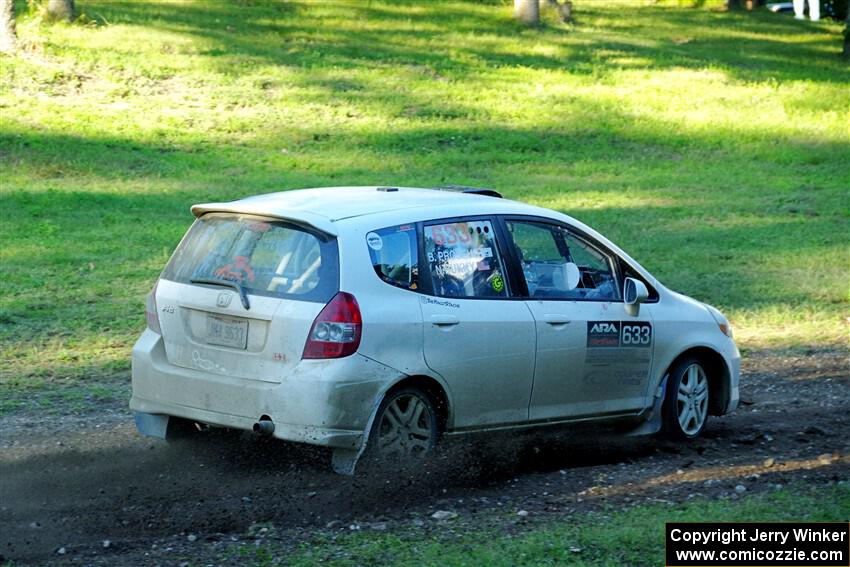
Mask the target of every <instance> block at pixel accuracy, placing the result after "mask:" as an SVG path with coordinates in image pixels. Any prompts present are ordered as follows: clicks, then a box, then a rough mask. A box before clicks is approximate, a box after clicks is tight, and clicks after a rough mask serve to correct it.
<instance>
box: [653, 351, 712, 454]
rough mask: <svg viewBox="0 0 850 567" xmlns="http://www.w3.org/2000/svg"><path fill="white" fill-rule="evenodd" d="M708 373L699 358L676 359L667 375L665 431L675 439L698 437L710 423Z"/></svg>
mask: <svg viewBox="0 0 850 567" xmlns="http://www.w3.org/2000/svg"><path fill="white" fill-rule="evenodd" d="M709 394H710V392H709V382H708V373H707V372H706V370H705V366H704V365H703V363H702V362H701V361H700V360H699V359H697V358H685V359H683V360H680V361H679V362H677V363H676V364H675V365H674V366H673V367H672V369H671V370H670V374H669V377H668V378H667V392H666V393H665V395H664V406H663V409H662V416H663V424H664V428H663V432H664V434H665V436H666V437H668V438H670V439H673V440H675V441H686V440H689V439H696V438H697V437H699V436H700V434H701V433H702V432H703V430H705V424H706V423H708V401H709Z"/></svg>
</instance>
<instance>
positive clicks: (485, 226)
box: [424, 220, 508, 298]
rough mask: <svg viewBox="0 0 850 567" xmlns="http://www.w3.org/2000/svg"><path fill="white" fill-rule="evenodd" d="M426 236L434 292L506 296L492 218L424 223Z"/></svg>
mask: <svg viewBox="0 0 850 567" xmlns="http://www.w3.org/2000/svg"><path fill="white" fill-rule="evenodd" d="M424 236H425V260H426V261H427V266H428V272H429V276H430V278H431V285H432V289H433V290H434V294H435V295H438V296H441V297H491V298H498V297H507V295H508V289H507V287H508V286H507V281H506V279H505V267H504V263H503V262H502V258H501V255H500V254H499V249H498V247H497V246H496V234H495V232H494V231H493V224H492V223H491V222H490V221H488V220H483V221H467V222H463V221H461V222H450V223H442V224H430V225H425V230H424Z"/></svg>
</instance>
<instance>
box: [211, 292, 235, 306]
mask: <svg viewBox="0 0 850 567" xmlns="http://www.w3.org/2000/svg"><path fill="white" fill-rule="evenodd" d="M232 299H233V294H232V293H230V292H227V291H223V292H221V293H219V294H218V299H217V300H216V302H215V304H216V305H218V306H219V307H227V306H228V305H230V302H231V300H232Z"/></svg>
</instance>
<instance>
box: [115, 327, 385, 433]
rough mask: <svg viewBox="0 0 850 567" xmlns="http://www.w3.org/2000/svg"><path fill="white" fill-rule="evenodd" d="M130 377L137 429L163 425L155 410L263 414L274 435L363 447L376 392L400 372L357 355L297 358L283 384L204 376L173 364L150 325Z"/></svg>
mask: <svg viewBox="0 0 850 567" xmlns="http://www.w3.org/2000/svg"><path fill="white" fill-rule="evenodd" d="M132 375H133V395H132V398H131V399H130V409H132V410H133V411H135V412H137V413H138V414H141V415H139V416H138V418H137V424H139V425H138V427H139V430H140V432H142V433H145V434H154V435H156V433H157V432H158V431H159V430H160V429H162V423H163V422H162V420H161V419H160V420H157V419H156V417H155V416H175V417H181V418H185V419H190V420H193V421H198V422H202V423H206V424H210V425H216V426H220V427H228V428H233V429H244V430H251V429H252V427H253V425H254V423H255V422H257V421H258V420H259V419H260V418H261V417H262V416H268V418H270V419H271V420H272V421H273V422H274V424H275V429H274V433H273V435H274V437H277V438H279V439H284V440H287V441H295V442H300V443H309V444H313V445H321V446H326V447H333V448H340V449H357V448H359V447H360V445H361V444H362V442H363V438H364V432H365V430H366V427H367V424H368V421H369V417H370V415H371V414H372V412H373V410H374V408H375V406H376V404H377V403H378V402H379V400H380V395H381V394H382V393H383V391H384V390H385V389H386V387H387V385H389V384H391V383H394V382H395V381H396V380H397V379H398V378H399V377H400V374H399V373H398V371H396V370H393V369H392V368H389V367H387V366H385V365H383V364H380V363H378V362H375V361H374V360H372V359H369V358H366V357H364V356H362V355H359V354H354V355H352V356H349V357H346V358H342V359H336V360H304V361H301V362H300V363H299V364H298V366H297V367H296V368H295V369H294V370H293V371H292V372H291V373H289V374H288V375H287V376H284V377H283V378H282V379H281V381H280V383H272V382H264V381H260V380H246V379H244V378H234V377H229V376H221V375H215V374H207V373H205V372H202V371H200V370H194V369H189V368H182V367H178V366H174V365H172V364H170V363H169V362H168V359H167V358H166V354H165V348H164V345H163V341H162V337H161V336H160V335H159V334H157V333H154V332H153V331H151V330H150V329H146V330H145V332H144V333H143V334H142V336H141V337H140V338H139V340H138V341H137V343H136V345H135V346H134V347H133V371H132ZM147 416H151V417H147ZM157 423H159V425H157Z"/></svg>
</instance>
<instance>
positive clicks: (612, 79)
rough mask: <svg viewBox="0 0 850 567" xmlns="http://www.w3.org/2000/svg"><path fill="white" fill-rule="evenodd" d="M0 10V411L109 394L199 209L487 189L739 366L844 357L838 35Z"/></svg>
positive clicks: (843, 108)
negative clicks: (762, 359)
mask: <svg viewBox="0 0 850 567" xmlns="http://www.w3.org/2000/svg"><path fill="white" fill-rule="evenodd" d="M575 4H576V8H577V21H576V23H575V24H570V25H563V24H557V23H554V22H548V23H547V24H546V25H544V26H543V27H541V28H540V29H524V28H521V27H520V26H518V25H517V24H516V23H515V22H513V21H512V19H511V18H510V10H509V7H508V6H506V5H505V4H502V3H499V2H493V3H489V4H488V3H475V2H460V1H457V2H421V1H413V0H410V1H405V0H394V1H389V0H388V1H386V2H381V1H378V0H373V1H366V0H364V1H360V2H357V1H352V2H341V1H340V2H337V1H327V2H312V3H310V2H275V1H270V0H269V1H267V0H236V1H233V2H212V1H200V0H198V1H195V2H192V1H186V2H177V1H172V2H169V1H161V2H159V1H157V2H154V1H141V0H139V1H131V2H119V1H114V0H78V2H77V5H78V8H79V10H80V11H81V12H82V13H83V17H82V18H81V21H80V22H78V23H76V24H74V25H62V24H59V25H52V26H50V25H46V24H43V23H42V22H41V21H40V20H39V19H38V18H37V17H35V16H29V15H26V13H25V12H26V9H25V3H24V2H23V1H22V0H18V6H17V7H18V12H19V14H20V15H19V18H18V31H19V36H20V41H21V44H22V51H21V54H20V55H19V56H18V57H15V58H10V57H3V56H0V66H2V70H0V112H2V121H0V159H1V160H2V179H1V181H2V195H0V214H2V217H0V221H2V223H1V224H0V243H2V246H0V262H2V271H3V279H4V281H3V293H2V294H0V344H1V345H2V346H0V389H2V390H3V391H4V392H10V391H13V390H14V391H18V392H20V391H22V389H26V388H30V387H40V386H41V385H43V384H45V383H51V384H55V383H56V382H57V381H63V382H65V383H72V384H73V383H77V382H79V380H92V379H102V378H104V377H108V376H118V377H120V379H122V380H124V379H125V377H126V370H127V369H128V367H129V362H128V359H129V350H130V347H131V345H132V342H133V340H134V339H135V337H136V336H137V335H138V333H139V332H140V331H141V329H142V327H143V325H144V317H143V300H144V295H145V294H146V293H147V291H148V290H149V289H150V287H151V286H152V284H153V282H154V280H155V278H156V276H157V274H158V272H159V270H160V269H161V268H162V266H163V264H164V262H165V261H166V259H167V257H168V256H169V254H170V251H171V250H172V249H173V247H174V246H175V245H176V243H177V241H178V239H179V238H180V236H181V235H182V233H183V232H184V231H185V229H186V228H187V226H188V225H189V223H190V222H191V220H192V219H191V216H190V214H189V212H188V207H189V206H190V205H191V204H193V203H196V202H202V201H209V200H225V199H233V198H237V197H240V196H245V195H251V194H255V193H262V192H269V191H274V190H281V189H290V188H298V187H307V186H323V185H349V184H404V185H423V186H429V185H435V184H440V183H446V182H451V183H463V184H470V185H482V186H489V187H495V188H498V189H500V190H501V191H503V192H504V193H505V194H506V195H507V196H508V197H511V198H515V199H520V200H524V201H529V202H532V203H536V204H540V205H544V206H548V207H552V208H556V209H558V210H561V211H564V212H567V213H568V214H571V215H573V216H575V217H577V218H579V219H581V220H583V221H585V222H588V223H589V224H591V225H593V226H594V227H596V228H598V229H599V230H600V231H601V232H603V233H605V234H606V235H608V236H610V237H611V238H612V239H614V240H615V241H616V242H618V243H619V244H621V245H622V247H623V248H625V249H626V250H627V251H629V252H630V253H631V254H632V255H633V256H635V257H636V258H638V259H639V260H640V261H641V262H642V263H643V264H644V266H645V267H647V268H648V269H649V270H650V271H652V272H653V273H655V274H656V275H657V276H658V277H659V278H660V279H661V280H662V281H664V282H665V283H667V284H668V285H669V286H671V287H672V288H674V289H677V290H681V291H683V292H685V293H688V294H691V295H694V296H696V297H698V298H700V299H703V300H706V301H708V302H710V303H713V304H715V305H717V306H718V307H720V308H721V309H723V310H725V311H726V312H727V313H728V314H729V315H730V318H731V319H732V321H733V324H734V326H735V330H736V333H737V337H738V339H739V342H740V344H741V345H742V346H743V347H745V348H765V347H767V348H789V347H790V348H812V347H818V346H822V345H827V344H829V345H835V344H842V345H846V344H847V342H848V315H850V313H848V278H849V277H850V253H848V234H850V230H848V229H850V226H848V211H850V206H848V193H849V191H848V187H849V186H850V176H848V175H849V174H848V167H849V166H848V164H850V134H848V104H850V94H848V93H850V72H849V71H848V67H847V66H846V65H844V64H842V63H841V62H840V60H839V58H838V57H837V53H838V51H839V48H840V31H841V26H840V25H839V24H836V23H830V22H827V21H824V22H820V23H817V24H813V23H811V22H798V21H794V20H793V19H792V18H789V17H785V16H777V15H773V14H769V13H766V12H755V13H746V12H741V13H726V12H722V11H717V10H711V9H695V8H687V7H680V4H681V5H684V4H687V3H670V4H671V5H664V4H659V5H647V3H645V2H642V1H637V0H635V1H632V2H629V1H624V2H619V3H606V2H599V1H590V0H585V1H577V2H576V3H575Z"/></svg>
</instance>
